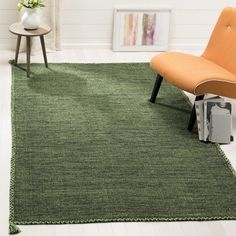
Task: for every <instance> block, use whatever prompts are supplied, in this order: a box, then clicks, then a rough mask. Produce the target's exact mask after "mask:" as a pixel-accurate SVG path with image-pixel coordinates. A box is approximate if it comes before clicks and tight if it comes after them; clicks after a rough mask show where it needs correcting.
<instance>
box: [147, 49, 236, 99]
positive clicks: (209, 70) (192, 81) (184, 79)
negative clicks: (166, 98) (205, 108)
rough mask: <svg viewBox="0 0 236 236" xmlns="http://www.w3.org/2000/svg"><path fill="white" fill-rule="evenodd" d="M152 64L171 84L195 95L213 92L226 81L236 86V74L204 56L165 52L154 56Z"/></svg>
mask: <svg viewBox="0 0 236 236" xmlns="http://www.w3.org/2000/svg"><path fill="white" fill-rule="evenodd" d="M150 66H151V68H152V69H153V70H154V71H156V72H157V73H159V74H160V75H161V76H162V77H163V78H164V79H166V80H167V81H169V82H170V83H171V84H173V85H175V86H176V87H178V88H180V89H183V90H185V91H188V92H190V93H193V94H195V95H200V94H205V93H212V87H215V86H221V85H222V84H225V83H229V84H231V83H233V84H234V83H235V84H234V86H235V87H236V76H235V75H234V74H232V73H231V72H229V71H227V70H225V69H224V68H222V67H221V66H219V65H217V64H215V63H213V62H211V61H209V60H207V59H205V58H203V57H197V56H192V55H188V54H184V53H178V52H164V53H161V54H158V55H156V56H154V57H153V58H152V60H151V63H150ZM218 90H220V88H218ZM234 91H235V90H234ZM235 94H236V92H235ZM218 95H223V96H224V93H223V94H222V93H220V94H218Z"/></svg>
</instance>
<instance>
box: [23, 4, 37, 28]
mask: <svg viewBox="0 0 236 236" xmlns="http://www.w3.org/2000/svg"><path fill="white" fill-rule="evenodd" d="M21 23H22V24H23V26H24V28H25V29H29V30H34V29H37V28H38V27H39V25H40V24H41V15H40V12H39V10H38V9H31V8H25V12H24V14H23V15H22V18H21Z"/></svg>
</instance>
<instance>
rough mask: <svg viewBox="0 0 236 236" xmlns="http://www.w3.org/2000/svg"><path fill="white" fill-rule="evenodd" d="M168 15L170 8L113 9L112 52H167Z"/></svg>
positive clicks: (169, 14)
mask: <svg viewBox="0 0 236 236" xmlns="http://www.w3.org/2000/svg"><path fill="white" fill-rule="evenodd" d="M171 12H172V10H171V8H170V7H165V8H163V7H162V8H160V7H157V6H149V7H143V6H136V7H134V6H133V7H129V6H117V7H115V9H114V23H113V45H112V49H113V51H117V52H118V51H120V52H122V51H131V52H132V51H143V52H145V51H157V52H162V51H167V50H168V46H169V34H170V22H171Z"/></svg>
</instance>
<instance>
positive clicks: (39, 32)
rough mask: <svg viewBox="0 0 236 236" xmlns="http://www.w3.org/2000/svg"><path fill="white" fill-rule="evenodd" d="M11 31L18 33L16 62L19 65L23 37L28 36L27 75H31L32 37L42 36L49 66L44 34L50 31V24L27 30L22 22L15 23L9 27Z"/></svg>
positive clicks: (43, 48) (46, 63) (44, 52)
mask: <svg viewBox="0 0 236 236" xmlns="http://www.w3.org/2000/svg"><path fill="white" fill-rule="evenodd" d="M9 31H10V32H11V33H13V34H15V35H17V44H16V55H15V61H14V64H15V65H17V61H18V55H19V49H20V43H21V37H22V36H24V37H26V55H27V56H26V57H27V77H30V51H31V37H36V36H39V37H40V41H41V46H42V51H43V58H44V63H45V66H46V67H48V62H47V54H46V47H45V42H44V35H46V34H48V33H50V31H51V28H50V27H49V26H48V25H40V26H39V28H38V29H35V30H26V29H24V26H23V25H22V24H21V23H14V24H12V25H11V26H10V27H9Z"/></svg>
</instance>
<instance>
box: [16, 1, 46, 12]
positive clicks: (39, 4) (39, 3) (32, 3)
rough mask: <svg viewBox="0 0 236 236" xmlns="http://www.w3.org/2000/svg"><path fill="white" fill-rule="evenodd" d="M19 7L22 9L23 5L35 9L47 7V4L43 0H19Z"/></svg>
mask: <svg viewBox="0 0 236 236" xmlns="http://www.w3.org/2000/svg"><path fill="white" fill-rule="evenodd" d="M17 7H18V10H19V11H20V10H21V9H22V8H23V7H25V8H31V9H35V8H41V7H45V5H44V4H43V0H19V3H18V4H17Z"/></svg>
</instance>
